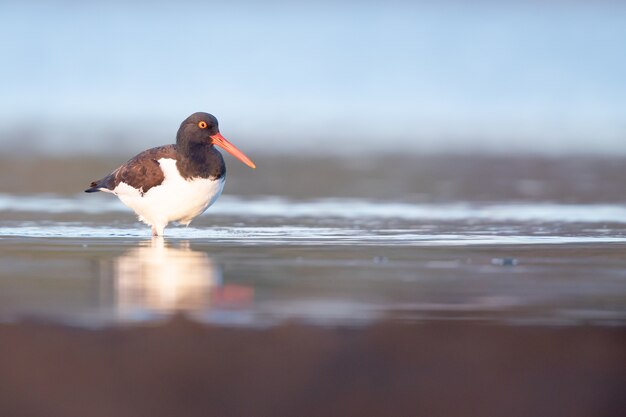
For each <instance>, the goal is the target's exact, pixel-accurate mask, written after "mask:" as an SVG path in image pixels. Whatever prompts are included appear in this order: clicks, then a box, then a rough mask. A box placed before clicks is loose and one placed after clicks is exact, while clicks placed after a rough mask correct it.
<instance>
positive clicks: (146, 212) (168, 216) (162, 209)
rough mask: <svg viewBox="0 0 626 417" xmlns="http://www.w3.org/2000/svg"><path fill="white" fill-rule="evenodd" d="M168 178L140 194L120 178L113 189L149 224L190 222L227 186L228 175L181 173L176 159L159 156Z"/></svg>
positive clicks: (140, 218)
mask: <svg viewBox="0 0 626 417" xmlns="http://www.w3.org/2000/svg"><path fill="white" fill-rule="evenodd" d="M159 164H160V166H161V169H162V170H163V173H164V176H165V179H164V180H163V182H162V183H161V185H157V186H156V187H152V188H150V189H149V190H148V192H146V193H144V194H143V196H142V195H141V191H140V190H137V189H136V188H133V187H131V186H130V185H128V184H126V183H124V182H121V183H120V184H119V185H118V186H117V187H115V189H114V190H113V193H114V194H116V195H117V196H118V197H119V199H120V200H122V202H123V203H124V204H126V205H127V206H128V207H130V208H132V209H133V210H134V211H135V213H137V215H138V216H139V220H141V221H142V222H144V223H147V224H149V225H163V226H165V225H166V224H167V223H169V222H179V223H182V224H185V225H187V224H189V222H191V220H193V218H194V217H196V216H198V215H200V214H202V213H203V212H204V211H205V210H206V209H207V208H209V206H211V204H213V203H214V202H215V200H217V198H218V197H219V196H220V194H221V193H222V190H223V188H224V181H225V177H222V178H220V179H216V180H210V179H207V178H193V179H189V180H186V179H184V178H183V177H181V176H180V174H179V173H178V169H177V168H176V161H175V160H174V159H169V158H162V159H159Z"/></svg>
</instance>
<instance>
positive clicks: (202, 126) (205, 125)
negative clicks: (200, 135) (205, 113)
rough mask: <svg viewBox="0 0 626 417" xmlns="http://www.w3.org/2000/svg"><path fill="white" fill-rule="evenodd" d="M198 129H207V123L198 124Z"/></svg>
mask: <svg viewBox="0 0 626 417" xmlns="http://www.w3.org/2000/svg"><path fill="white" fill-rule="evenodd" d="M198 127H199V128H200V129H206V127H207V124H206V122H205V121H204V120H203V121H201V122H200V123H198Z"/></svg>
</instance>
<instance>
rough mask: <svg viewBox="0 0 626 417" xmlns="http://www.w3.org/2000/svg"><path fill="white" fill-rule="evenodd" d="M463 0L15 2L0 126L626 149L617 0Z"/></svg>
mask: <svg viewBox="0 0 626 417" xmlns="http://www.w3.org/2000/svg"><path fill="white" fill-rule="evenodd" d="M467 3H470V2H456V1H444V2H435V1H432V2H421V3H417V4H416V3H415V2H402V1H387V2H374V1H370V2H356V1H352V2H344V3H342V4H340V5H338V4H337V3H336V2H331V1H326V2H324V1H322V2H291V3H285V2H272V1H269V2H263V3H262V4H261V3H259V2H252V1H250V2H246V1H234V2H214V3H211V2H199V1H187V2H176V3H171V4H170V3H166V2H158V1H152V2H148V1H139V2H131V3H130V4H127V2H107V3H96V4H93V3H92V4H90V5H85V4H84V2H73V1H65V2H39V3H38V2H17V1H16V2H6V1H3V2H0V56H2V65H0V80H1V86H2V87H1V90H2V92H1V94H0V140H4V141H5V142H7V143H14V140H15V138H16V137H17V136H19V135H20V134H21V132H26V133H27V134H28V135H29V137H32V138H36V139H37V140H35V141H33V142H30V145H29V146H33V147H36V148H38V149H43V150H44V151H50V150H55V151H56V152H57V153H58V152H65V151H66V150H67V149H68V148H69V145H77V146H79V149H80V150H81V151H84V152H97V151H100V150H102V149H105V150H108V149H107V148H110V147H111V146H112V144H113V145H115V146H122V147H123V148H124V149H141V148H143V147H148V146H151V145H156V144H160V143H161V142H169V141H171V140H172V138H173V136H174V134H175V131H176V128H177V127H178V124H179V123H180V121H181V120H182V119H183V118H185V117H186V116H187V115H189V114H190V113H192V112H194V111H208V112H211V113H213V114H215V115H216V116H217V117H218V119H219V120H220V122H221V127H222V132H223V133H224V134H225V136H227V137H229V138H230V139H231V140H233V142H236V143H237V144H241V145H242V146H245V147H247V148H248V149H249V148H253V149H258V148H261V147H264V146H269V149H281V150H287V151H289V150H298V149H303V148H310V147H314V146H316V145H317V144H323V146H325V147H329V146H336V147H337V148H338V149H341V150H344V151H346V150H352V149H358V150H365V151H369V150H372V149H376V148H378V147H383V148H384V149H388V150H399V149H404V148H407V147H408V148H409V149H412V150H418V151H419V150H433V149H434V150H439V149H443V150H447V149H452V150H463V149H477V150H479V151H480V150H497V151H502V150H512V151H518V150H529V151H545V152H562V151H573V152H589V151H595V152H608V153H613V152H621V153H626V6H624V5H622V4H623V3H620V2H576V1H555V2H551V3H550V5H549V6H545V5H544V3H545V2H539V1H536V2H531V1H520V2H514V1H509V2H497V1H483V2H471V4H467ZM129 132H132V134H130V133H129ZM58 145H61V146H58Z"/></svg>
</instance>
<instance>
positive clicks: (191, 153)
mask: <svg viewBox="0 0 626 417" xmlns="http://www.w3.org/2000/svg"><path fill="white" fill-rule="evenodd" d="M177 148H178V149H177V150H178V155H179V157H178V162H177V163H176V165H177V166H178V169H179V171H180V172H181V175H182V176H183V177H184V178H186V179H189V178H196V177H200V178H221V177H222V176H223V175H224V174H225V173H226V168H225V166H224V159H223V158H222V155H221V154H220V153H219V151H218V150H217V149H215V147H214V146H213V145H212V144H209V143H189V144H187V145H186V146H183V147H181V146H180V145H177Z"/></svg>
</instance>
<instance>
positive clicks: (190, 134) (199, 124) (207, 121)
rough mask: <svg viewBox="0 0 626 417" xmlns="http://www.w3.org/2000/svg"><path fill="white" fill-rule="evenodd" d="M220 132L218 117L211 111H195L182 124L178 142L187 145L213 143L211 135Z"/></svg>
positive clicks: (179, 144) (179, 129)
mask: <svg viewBox="0 0 626 417" xmlns="http://www.w3.org/2000/svg"><path fill="white" fill-rule="evenodd" d="M219 132H220V130H219V128H218V123H217V119H216V118H215V116H213V115H212V114H209V113H202V112H198V113H194V114H192V115H191V116H189V117H188V118H186V119H185V120H183V122H182V123H181V124H180V128H178V133H177V134H176V144H177V145H178V146H182V147H187V146H192V147H193V146H194V145H196V146H197V145H203V146H206V145H208V144H212V143H213V141H212V140H211V136H213V135H216V134H218V133H219Z"/></svg>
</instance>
